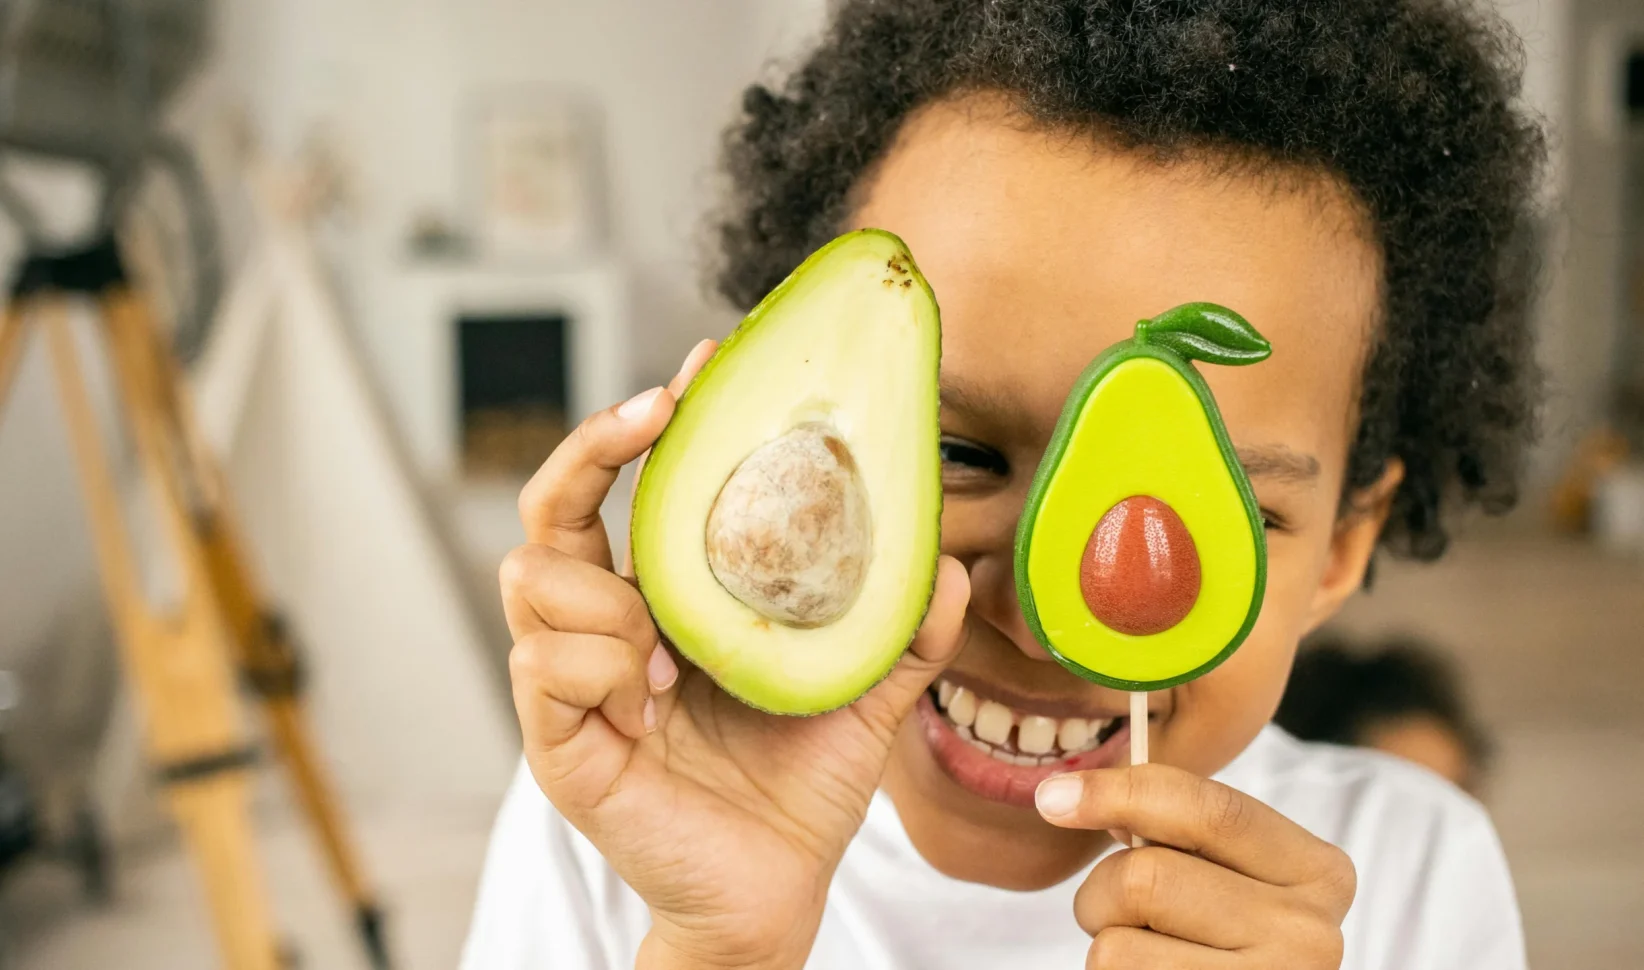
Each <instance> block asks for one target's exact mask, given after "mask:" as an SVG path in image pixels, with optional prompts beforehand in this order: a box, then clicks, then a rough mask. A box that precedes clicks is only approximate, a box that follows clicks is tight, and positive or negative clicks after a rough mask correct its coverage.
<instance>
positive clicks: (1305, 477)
mask: <svg viewBox="0 0 1644 970" xmlns="http://www.w3.org/2000/svg"><path fill="white" fill-rule="evenodd" d="M1235 452H1236V453H1237V455H1238V456H1239V464H1241V465H1243V466H1244V473H1245V474H1246V475H1248V476H1250V477H1251V478H1267V479H1272V480H1275V481H1281V482H1290V483H1292V484H1295V485H1312V484H1313V483H1314V482H1317V481H1318V480H1319V460H1318V459H1317V458H1314V457H1313V456H1312V455H1304V454H1301V453H1300V452H1296V451H1292V450H1291V449H1290V448H1288V447H1286V446H1284V445H1255V446H1252V447H1248V448H1237V449H1235Z"/></svg>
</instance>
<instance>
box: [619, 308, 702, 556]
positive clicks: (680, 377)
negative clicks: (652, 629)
mask: <svg viewBox="0 0 1644 970" xmlns="http://www.w3.org/2000/svg"><path fill="white" fill-rule="evenodd" d="M718 349H719V342H718V341H715V340H702V341H699V342H698V343H697V345H696V346H695V347H693V348H691V352H690V353H688V354H686V355H685V362H684V363H682V364H680V365H679V373H678V374H675V375H674V379H673V380H671V381H669V382H668V393H669V394H672V395H673V396H674V400H675V401H678V400H679V399H680V397H681V396H683V395H684V393H685V388H686V387H688V386H690V383H691V381H693V380H695V379H696V375H697V373H698V372H699V371H701V370H702V366H703V365H704V364H706V363H707V362H708V358H710V357H712V356H713V355H714V351H716V350H718ZM649 457H651V453H650V451H649V450H647V451H646V452H645V453H644V454H642V455H640V456H639V462H638V464H636V465H635V466H634V481H633V485H634V488H635V489H638V488H639V475H640V473H641V472H643V471H644V470H645V459H647V458H649ZM628 501H629V503H630V504H632V502H633V493H632V492H630V493H629V495H628ZM621 574H622V575H623V576H627V577H630V578H631V577H632V576H633V575H634V551H633V550H632V549H631V548H626V544H624V551H623V555H622V570H621Z"/></svg>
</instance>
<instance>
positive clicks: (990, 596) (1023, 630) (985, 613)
mask: <svg viewBox="0 0 1644 970" xmlns="http://www.w3.org/2000/svg"><path fill="white" fill-rule="evenodd" d="M970 611H971V612H972V613H973V614H975V615H976V616H977V617H979V618H980V619H983V620H986V621H987V622H988V623H989V624H991V625H992V626H993V628H994V629H996V630H998V631H999V632H1000V633H1003V634H1004V635H1005V636H1006V637H1008V638H1009V639H1010V642H1011V643H1013V644H1015V645H1016V649H1018V650H1020V651H1022V653H1023V655H1025V656H1026V657H1028V658H1029V659H1031V660H1050V659H1052V658H1051V656H1050V654H1049V653H1047V652H1046V651H1045V648H1044V647H1042V646H1040V645H1039V640H1038V638H1037V637H1035V636H1034V635H1033V631H1032V630H1030V629H1028V625H1027V620H1026V619H1024V618H1023V616H1022V605H1021V604H1020V603H1019V602H1017V599H1016V571H1015V567H1014V565H1013V564H1012V562H1011V561H1010V559H1009V557H1006V556H996V555H986V556H980V557H978V558H976V559H975V560H973V561H972V562H971V563H970Z"/></svg>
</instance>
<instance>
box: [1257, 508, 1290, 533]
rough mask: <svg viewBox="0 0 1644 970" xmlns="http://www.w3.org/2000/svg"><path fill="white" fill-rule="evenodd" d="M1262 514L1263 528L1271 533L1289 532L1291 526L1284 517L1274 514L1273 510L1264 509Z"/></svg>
mask: <svg viewBox="0 0 1644 970" xmlns="http://www.w3.org/2000/svg"><path fill="white" fill-rule="evenodd" d="M1261 513H1262V528H1264V529H1266V530H1267V531H1269V532H1285V531H1288V530H1289V528H1290V524H1289V523H1288V522H1286V521H1285V520H1284V516H1282V515H1280V514H1279V513H1277V512H1274V511H1273V510H1271V509H1262V510H1261Z"/></svg>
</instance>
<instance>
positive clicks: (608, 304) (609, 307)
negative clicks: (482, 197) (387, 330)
mask: <svg viewBox="0 0 1644 970" xmlns="http://www.w3.org/2000/svg"><path fill="white" fill-rule="evenodd" d="M387 289H388V292H387V293H386V294H385V297H386V299H387V300H388V301H391V314H392V316H391V317H390V319H392V320H393V321H394V326H395V328H396V329H397V331H398V336H397V339H396V340H395V341H394V346H393V347H392V348H391V350H390V354H391V358H392V359H391V360H390V361H388V362H387V363H388V367H386V368H385V370H386V371H387V372H386V373H385V374H384V375H383V378H384V385H385V387H386V390H387V393H388V395H389V397H390V399H391V404H392V406H393V409H394V412H395V414H396V416H397V417H398V418H399V421H400V424H401V428H402V432H403V434H404V436H405V441H406V444H407V446H408V448H409V449H410V451H411V456H412V460H413V461H414V462H415V463H416V466H417V468H418V470H419V472H421V474H422V476H423V478H424V480H425V481H426V482H427V483H428V484H429V485H430V486H431V487H433V488H434V489H435V490H436V491H448V490H452V489H458V488H459V486H460V484H461V483H460V481H459V478H460V468H459V455H460V432H461V426H460V425H461V421H460V415H459V413H458V410H459V407H458V393H459V388H458V386H457V384H458V374H459V370H458V361H457V334H456V321H457V319H458V318H459V317H462V316H465V315H510V314H535V313H545V314H563V315H564V316H565V317H566V327H567V331H566V332H567V338H568V341H569V343H570V347H569V357H568V362H569V372H570V378H571V388H570V390H571V395H572V396H571V400H570V402H569V403H570V413H569V415H567V417H568V418H569V420H570V421H571V422H573V423H574V422H577V421H580V420H581V419H582V418H583V417H585V416H587V415H589V414H592V413H593V412H595V411H598V410H600V409H601V408H605V407H609V406H610V405H612V404H614V403H616V402H617V401H620V400H622V399H623V398H624V397H625V396H626V395H627V394H628V393H630V391H631V389H630V387H629V384H630V383H631V380H632V378H631V374H632V363H631V337H630V330H629V327H630V321H629V310H628V289H627V280H626V275H625V274H624V273H623V272H622V270H621V269H620V267H618V266H617V264H615V263H614V262H611V261H608V260H600V261H591V262H588V263H583V264H580V265H576V266H532V265H529V264H523V265H522V264H503V263H498V264H489V263H484V262H457V261H451V262H436V261H426V262H410V263H405V264H402V265H401V266H400V267H398V268H397V270H396V271H395V273H394V276H393V279H392V282H391V284H390V286H389V287H388V288H387ZM544 457H546V456H544Z"/></svg>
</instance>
